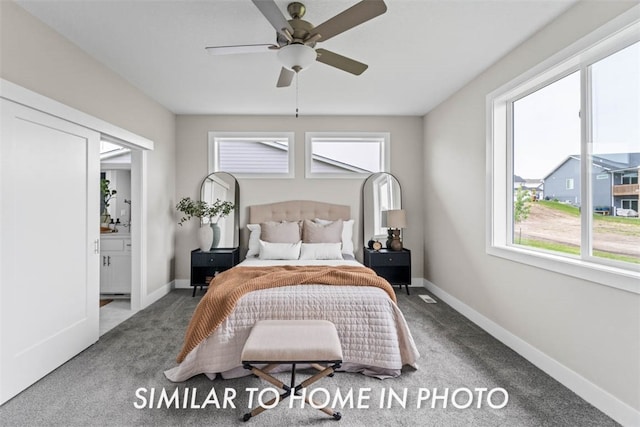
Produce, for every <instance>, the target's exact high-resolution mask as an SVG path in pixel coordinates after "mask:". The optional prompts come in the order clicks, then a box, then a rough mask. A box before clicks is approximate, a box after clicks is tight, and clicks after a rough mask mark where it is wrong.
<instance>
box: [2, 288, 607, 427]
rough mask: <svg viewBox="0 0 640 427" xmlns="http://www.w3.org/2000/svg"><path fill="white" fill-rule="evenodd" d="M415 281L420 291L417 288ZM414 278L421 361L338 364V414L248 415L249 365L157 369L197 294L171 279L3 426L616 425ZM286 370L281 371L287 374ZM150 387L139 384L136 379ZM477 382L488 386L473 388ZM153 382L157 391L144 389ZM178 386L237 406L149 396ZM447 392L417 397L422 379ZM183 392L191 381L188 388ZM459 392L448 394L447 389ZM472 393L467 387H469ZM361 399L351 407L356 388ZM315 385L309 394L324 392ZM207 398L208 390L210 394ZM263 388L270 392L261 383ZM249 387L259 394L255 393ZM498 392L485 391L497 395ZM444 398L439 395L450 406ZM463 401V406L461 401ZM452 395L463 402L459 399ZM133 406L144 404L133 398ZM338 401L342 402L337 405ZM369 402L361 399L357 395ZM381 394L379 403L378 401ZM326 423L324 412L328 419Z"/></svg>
mask: <svg viewBox="0 0 640 427" xmlns="http://www.w3.org/2000/svg"><path fill="white" fill-rule="evenodd" d="M420 292H422V293H426V291H423V290H421V291H420ZM417 294H418V291H417V290H416V289H413V292H412V295H411V296H407V295H406V293H404V292H400V291H398V304H399V306H400V308H401V309H402V310H403V312H404V314H405V317H406V318H407V321H408V323H409V326H410V328H411V330H412V333H413V336H414V339H415V341H416V344H417V346H418V349H419V350H420V353H421V354H422V358H421V359H420V361H419V369H418V370H414V369H411V368H405V370H404V372H403V375H402V376H401V377H400V378H395V379H388V380H383V381H381V380H377V379H374V378H369V377H365V376H363V375H360V374H347V373H338V374H336V376H335V378H333V379H324V380H321V381H320V382H318V383H316V384H315V385H314V386H317V387H319V388H324V389H325V390H326V392H327V394H328V396H329V397H330V398H331V399H334V398H335V397H336V396H337V395H338V394H339V395H340V396H342V397H344V396H346V395H348V392H349V390H350V389H351V390H353V393H354V401H353V403H354V407H353V408H350V407H348V406H349V403H348V402H349V401H347V407H345V408H344V409H339V410H340V411H341V412H342V414H343V418H342V420H341V421H334V420H333V419H332V418H329V417H327V416H326V415H325V414H323V413H321V412H320V411H318V410H315V409H312V408H309V407H305V408H300V404H299V402H298V403H297V404H296V405H295V407H294V408H293V409H290V408H289V406H288V403H282V404H280V405H279V406H278V407H277V408H275V409H271V410H268V411H266V412H264V413H263V414H261V415H259V416H258V417H256V418H254V419H251V420H249V421H248V422H247V423H243V422H242V420H241V418H242V415H243V414H244V413H245V412H247V410H248V398H249V392H248V391H247V389H248V388H253V387H259V388H261V389H262V388H265V387H271V385H270V384H266V383H263V382H262V381H261V380H259V379H257V378H254V377H244V378H239V379H234V380H220V379H216V380H215V381H210V380H208V379H207V378H206V377H204V376H202V375H200V376H198V377H195V378H192V379H190V380H189V381H187V382H185V383H181V384H174V383H171V382H170V381H168V380H167V379H166V378H165V377H164V375H163V371H164V370H165V369H167V368H170V367H173V366H175V357H176V355H177V353H178V351H179V349H180V346H181V344H182V339H183V336H184V335H183V334H184V330H185V328H186V325H187V323H188V321H189V318H190V315H191V313H192V311H193V309H194V307H195V305H196V304H197V302H198V300H199V297H196V298H192V297H191V291H190V290H176V291H173V292H171V293H170V294H169V295H167V296H166V297H164V298H162V299H161V300H160V301H158V302H156V303H155V304H153V305H152V306H150V307H148V308H147V309H145V310H143V311H141V312H139V313H137V314H136V315H135V316H133V317H131V318H130V319H128V320H127V321H125V322H124V323H122V324H121V325H119V326H117V327H116V328H114V329H112V330H111V331H109V332H108V333H106V334H105V335H103V336H102V337H101V338H100V341H98V342H97V343H96V344H95V345H93V346H91V347H90V348H88V349H87V350H85V351H84V352H82V353H81V354H79V355H78V356H77V357H75V358H74V359H72V360H70V361H69V362H67V363H66V364H65V365H63V366H61V367H60V368H58V369H57V370H55V371H54V372H52V373H51V374H49V375H48V376H46V377H45V378H43V379H42V380H41V381H39V382H38V383H36V384H34V385H33V386H31V387H30V388H28V389H27V390H25V391H24V392H22V393H21V394H20V395H18V396H16V397H15V398H13V399H12V400H10V401H9V402H7V403H6V404H5V405H3V406H2V407H0V424H1V425H3V426H53V425H60V426H129V425H149V426H151V425H153V426H157V425H158V426H159V425H166V426H182V425H205V424H206V425H224V426H228V425H254V426H281V425H295V426H301V425H331V423H334V422H338V423H340V424H336V425H341V426H343V427H350V426H380V425H381V426H417V425H421V426H599V427H602V426H613V425H617V424H616V423H615V422H613V421H612V420H611V419H610V418H608V417H606V416H605V415H604V414H603V413H601V412H600V411H598V410H597V409H595V408H594V407H592V406H591V405H589V404H588V403H586V402H585V401H584V400H582V399H580V398H579V397H578V396H577V395H575V394H574V393H573V392H571V391H569V390H568V389H566V388H565V387H564V386H562V385H561V384H559V383H558V382H557V381H555V380H554V379H552V378H550V377H549V376H548V375H546V374H545V373H543V372H542V371H540V370H539V369H537V368H536V367H534V366H533V365H531V364H530V363H529V362H527V361H526V360H524V359H523V358H522V357H520V356H519V355H517V354H516V353H515V352H513V351H512V350H510V349H509V348H507V347H505V346H504V345H502V344H501V343H499V342H498V341H496V340H495V339H493V338H492V337H491V336H490V335H488V334H487V333H485V332H484V331H483V330H481V329H480V328H478V327H477V326H476V325H474V324H473V323H471V322H470V321H468V320H467V319H466V318H464V317H463V316H461V315H460V314H458V313H457V312H455V311H454V310H453V309H452V308H451V307H449V306H447V305H446V304H444V303H442V302H438V303H437V304H426V303H425V302H424V301H422V300H421V299H420V298H419V297H418V295H417ZM279 375H283V376H282V379H283V380H285V378H287V376H286V375H285V374H279ZM143 388H144V389H145V390H146V391H143V390H142V389H143ZM477 388H483V389H487V391H485V392H483V396H482V398H480V399H478V393H479V392H478V391H477V390H476V389H477ZM497 388H503V389H504V390H506V392H507V393H508V396H509V400H508V403H507V404H506V406H504V407H503V408H492V407H491V406H490V405H489V403H488V402H487V395H488V393H489V391H491V390H494V389H497ZM151 389H154V390H155V392H154V393H156V394H157V395H155V396H154V398H153V399H152V398H151ZM163 389H164V391H165V392H166V393H168V394H169V395H172V394H173V393H174V391H175V390H176V389H178V393H179V394H180V402H181V403H180V404H181V406H182V405H183V401H184V402H187V404H189V402H191V398H192V395H193V393H194V390H195V392H196V395H195V399H194V400H193V401H194V403H195V404H196V405H200V406H201V405H202V404H203V403H204V401H205V400H206V397H207V395H208V394H210V393H212V390H213V393H215V394H216V395H217V397H218V399H219V403H220V405H221V406H222V404H223V395H224V393H225V390H227V392H228V393H233V392H235V393H236V397H235V398H234V399H233V401H232V402H233V403H234V404H235V406H236V408H235V409H234V408H230V407H227V408H226V409H224V408H220V409H217V408H216V407H215V405H214V404H213V403H212V402H210V404H209V405H208V406H207V407H206V408H200V409H195V408H194V409H175V408H171V409H166V408H165V407H163V408H160V409H157V408H148V407H146V406H148V405H145V403H148V402H149V401H152V402H154V404H155V403H157V401H158V396H159V395H160V393H161V392H162V390H163ZM405 390H406V393H407V397H406V404H405V405H404V406H405V407H403V405H402V404H401V403H400V402H399V401H398V400H395V399H392V400H391V404H390V405H387V399H386V398H384V399H382V402H383V404H382V405H381V404H380V401H381V395H382V394H383V393H384V395H385V396H388V395H389V394H390V393H391V391H393V392H395V393H396V394H397V395H399V396H400V399H399V400H400V401H402V396H403V393H405ZM427 390H428V391H429V392H430V393H431V394H433V393H434V392H435V393H436V394H437V395H438V396H444V395H445V393H447V391H448V396H447V398H446V399H445V398H439V399H425V400H424V402H423V403H422V404H421V405H420V406H421V407H420V408H418V407H417V406H418V401H419V397H421V396H422V397H425V393H426V391H427ZM185 393H188V395H187V397H186V399H185V398H184V396H185ZM454 393H455V394H456V397H455V398H453V394H454ZM469 393H471V398H470V397H469V396H470V395H469ZM358 394H360V395H361V396H362V397H363V398H364V397H367V396H368V397H369V399H368V400H367V399H363V400H361V401H360V404H361V405H360V406H361V408H360V409H359V408H358V407H357V399H356V398H357V396H358ZM323 396H324V395H323V394H322V393H319V394H316V397H320V398H322V397H323ZM210 397H211V399H210V400H212V398H213V396H210ZM264 397H265V400H268V398H269V397H271V396H270V395H268V394H265V395H264ZM254 398H255V397H254ZM503 401H504V395H503V394H502V393H501V392H498V391H495V392H494V393H493V395H492V398H491V403H492V404H493V405H494V406H500V404H501V403H503ZM445 402H446V407H445ZM467 404H468V405H469V407H468V408H461V407H462V406H466V405H467ZM456 405H457V406H458V407H456ZM136 406H145V407H144V408H142V409H137V408H136ZM339 406H342V405H339ZM365 406H368V407H369V408H368V409H365V408H364V407H365ZM381 406H382V407H381ZM327 423H329V424H327Z"/></svg>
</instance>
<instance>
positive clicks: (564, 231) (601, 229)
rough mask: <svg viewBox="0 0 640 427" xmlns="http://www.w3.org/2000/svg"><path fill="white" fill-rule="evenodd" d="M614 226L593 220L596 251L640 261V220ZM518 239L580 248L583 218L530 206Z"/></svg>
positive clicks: (536, 204)
mask: <svg viewBox="0 0 640 427" xmlns="http://www.w3.org/2000/svg"><path fill="white" fill-rule="evenodd" d="M636 222H637V223H630V224H627V223H624V224H623V223H614V222H607V221H598V220H597V219H594V233H593V247H594V249H596V250H601V251H605V252H610V253H615V254H621V255H628V256H633V257H637V258H640V220H637V219H636ZM514 232H515V240H516V241H517V239H518V237H519V235H520V233H522V234H521V236H522V238H532V239H536V240H546V241H550V242H557V243H564V244H569V245H573V246H580V218H579V217H576V216H572V215H570V214H568V213H565V212H562V211H558V210H556V209H553V208H550V207H547V206H544V205H542V204H539V203H534V204H532V205H531V213H530V214H529V217H528V218H527V219H526V220H525V221H522V222H521V223H519V224H516V225H515V227H514Z"/></svg>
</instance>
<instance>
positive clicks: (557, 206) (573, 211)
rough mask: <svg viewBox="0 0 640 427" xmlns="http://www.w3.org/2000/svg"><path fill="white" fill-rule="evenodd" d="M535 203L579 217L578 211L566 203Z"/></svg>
mask: <svg viewBox="0 0 640 427" xmlns="http://www.w3.org/2000/svg"><path fill="white" fill-rule="evenodd" d="M536 203H540V205H542V206H546V207H548V208H551V209H555V210H557V211H560V212H564V213H567V214H569V215H572V216H580V209H578V208H577V207H575V206H572V205H569V204H567V203H560V202H552V201H551V200H540V201H538V202H536Z"/></svg>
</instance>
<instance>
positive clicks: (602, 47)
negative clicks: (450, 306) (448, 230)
mask: <svg viewBox="0 0 640 427" xmlns="http://www.w3.org/2000/svg"><path fill="white" fill-rule="evenodd" d="M638 117H640V22H639V21H638V20H637V18H635V17H633V14H627V15H622V16H621V17H619V18H618V19H617V20H614V22H612V23H610V24H609V25H607V26H604V27H603V28H601V29H599V30H598V31H596V32H595V33H594V34H592V35H590V36H587V37H586V38H584V39H582V40H580V41H578V42H577V43H576V44H574V45H573V46H571V47H569V48H567V49H566V50H565V51H563V52H561V53H559V54H557V55H555V56H554V57H553V58H551V59H549V60H547V61H546V62H545V63H543V64H541V65H540V66H538V67H536V68H535V69H533V70H531V71H530V72H528V73H526V74H525V75H524V76H521V77H519V78H517V79H515V80H514V81H513V82H510V83H508V84H506V85H505V86H503V87H502V88H500V89H498V90H496V91H495V92H493V93H491V94H489V95H488V96H487V121H488V123H487V125H488V133H487V144H488V151H487V153H488V158H487V168H488V172H489V174H490V176H491V185H490V188H489V190H490V191H489V192H488V195H487V196H488V204H489V207H490V209H491V213H490V215H488V216H487V217H488V233H487V252H488V253H490V254H492V255H497V256H502V257H505V258H509V259H513V260H517V261H519V262H524V263H528V264H531V265H536V266H539V267H542V268H546V269H550V270H554V271H559V272H562V273H565V274H569V275H573V276H576V277H581V278H584V279H588V280H591V281H596V282H599V283H603V284H606V285H610V286H614V287H619V288H622V289H626V290H631V291H633V292H636V293H640V285H639V284H640V281H638V279H639V278H640V220H639V219H638V217H636V216H634V215H637V205H638V181H637V173H638V168H639V167H640V121H638ZM523 182H524V183H527V182H533V183H536V182H542V185H541V186H540V187H539V188H538V189H537V191H536V195H535V197H529V192H525V191H517V192H515V196H514V193H513V191H514V190H513V189H517V188H519V185H520V186H521V183H523ZM634 206H635V207H636V209H634V208H633V207H634Z"/></svg>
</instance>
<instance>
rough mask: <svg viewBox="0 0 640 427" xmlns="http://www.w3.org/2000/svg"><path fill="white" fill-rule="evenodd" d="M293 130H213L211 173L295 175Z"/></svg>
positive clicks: (268, 176) (248, 175)
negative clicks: (274, 131)
mask: <svg viewBox="0 0 640 427" xmlns="http://www.w3.org/2000/svg"><path fill="white" fill-rule="evenodd" d="M293 141H294V137H293V132H280V133H273V132H224V133H222V132H209V172H229V173H231V174H233V175H234V176H235V177H236V178H293V176H294V169H293V164H294V162H293V145H294V143H293Z"/></svg>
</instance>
